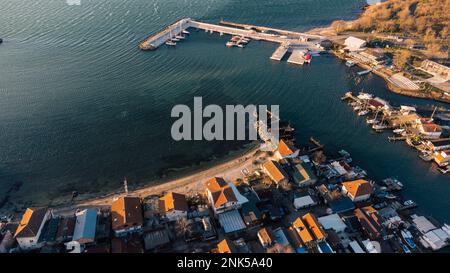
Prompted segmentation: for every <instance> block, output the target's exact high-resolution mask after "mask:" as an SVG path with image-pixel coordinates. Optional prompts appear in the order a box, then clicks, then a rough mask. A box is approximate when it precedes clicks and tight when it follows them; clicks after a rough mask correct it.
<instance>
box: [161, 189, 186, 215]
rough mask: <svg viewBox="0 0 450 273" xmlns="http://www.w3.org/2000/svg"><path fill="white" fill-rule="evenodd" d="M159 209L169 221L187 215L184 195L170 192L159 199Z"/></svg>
mask: <svg viewBox="0 0 450 273" xmlns="http://www.w3.org/2000/svg"><path fill="white" fill-rule="evenodd" d="M159 210H160V213H161V215H164V216H165V217H166V218H167V219H169V221H176V220H178V219H181V218H185V217H187V213H188V204H187V202H186V196H185V195H184V194H179V193H175V192H170V193H167V194H166V195H164V196H163V197H161V198H160V199H159Z"/></svg>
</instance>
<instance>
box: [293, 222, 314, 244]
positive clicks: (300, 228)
mask: <svg viewBox="0 0 450 273" xmlns="http://www.w3.org/2000/svg"><path fill="white" fill-rule="evenodd" d="M292 227H293V228H294V230H295V231H296V232H297V234H298V236H299V237H300V239H301V241H302V243H303V244H304V245H310V244H311V243H313V242H314V239H313V237H312V235H311V233H310V232H309V231H308V229H307V228H306V226H305V224H304V223H303V221H302V219H301V218H300V217H298V218H297V219H295V221H294V222H293V223H292Z"/></svg>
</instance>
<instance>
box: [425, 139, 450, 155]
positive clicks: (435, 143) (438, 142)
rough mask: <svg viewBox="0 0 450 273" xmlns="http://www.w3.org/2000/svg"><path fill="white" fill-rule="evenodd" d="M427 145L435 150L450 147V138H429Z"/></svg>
mask: <svg viewBox="0 0 450 273" xmlns="http://www.w3.org/2000/svg"><path fill="white" fill-rule="evenodd" d="M425 144H426V146H427V147H428V148H429V149H430V150H432V151H433V152H437V151H442V150H448V149H450V138H440V139H432V140H428V141H427V142H426V143H425Z"/></svg>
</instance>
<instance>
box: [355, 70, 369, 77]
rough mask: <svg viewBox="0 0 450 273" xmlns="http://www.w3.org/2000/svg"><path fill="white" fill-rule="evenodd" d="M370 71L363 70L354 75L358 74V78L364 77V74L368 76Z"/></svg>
mask: <svg viewBox="0 0 450 273" xmlns="http://www.w3.org/2000/svg"><path fill="white" fill-rule="evenodd" d="M370 71H372V70H370V69H368V70H363V71H359V72H358V73H356V74H358V76H364V75H366V74H369V73H370Z"/></svg>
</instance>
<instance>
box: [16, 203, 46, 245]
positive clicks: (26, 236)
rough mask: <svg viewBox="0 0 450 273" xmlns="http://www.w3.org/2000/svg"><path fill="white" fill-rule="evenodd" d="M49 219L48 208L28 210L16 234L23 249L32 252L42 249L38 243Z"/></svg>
mask: <svg viewBox="0 0 450 273" xmlns="http://www.w3.org/2000/svg"><path fill="white" fill-rule="evenodd" d="M49 218H50V211H49V210H47V208H27V210H26V211H25V213H24V215H23V216H22V220H21V221H20V224H19V227H18V228H17V230H16V233H15V234H14V238H16V240H17V243H18V244H19V247H20V248H21V249H23V250H31V249H36V248H39V247H41V243H39V242H38V241H39V236H41V232H42V229H43V227H44V224H45V222H46V221H47V220H48V219H49Z"/></svg>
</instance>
